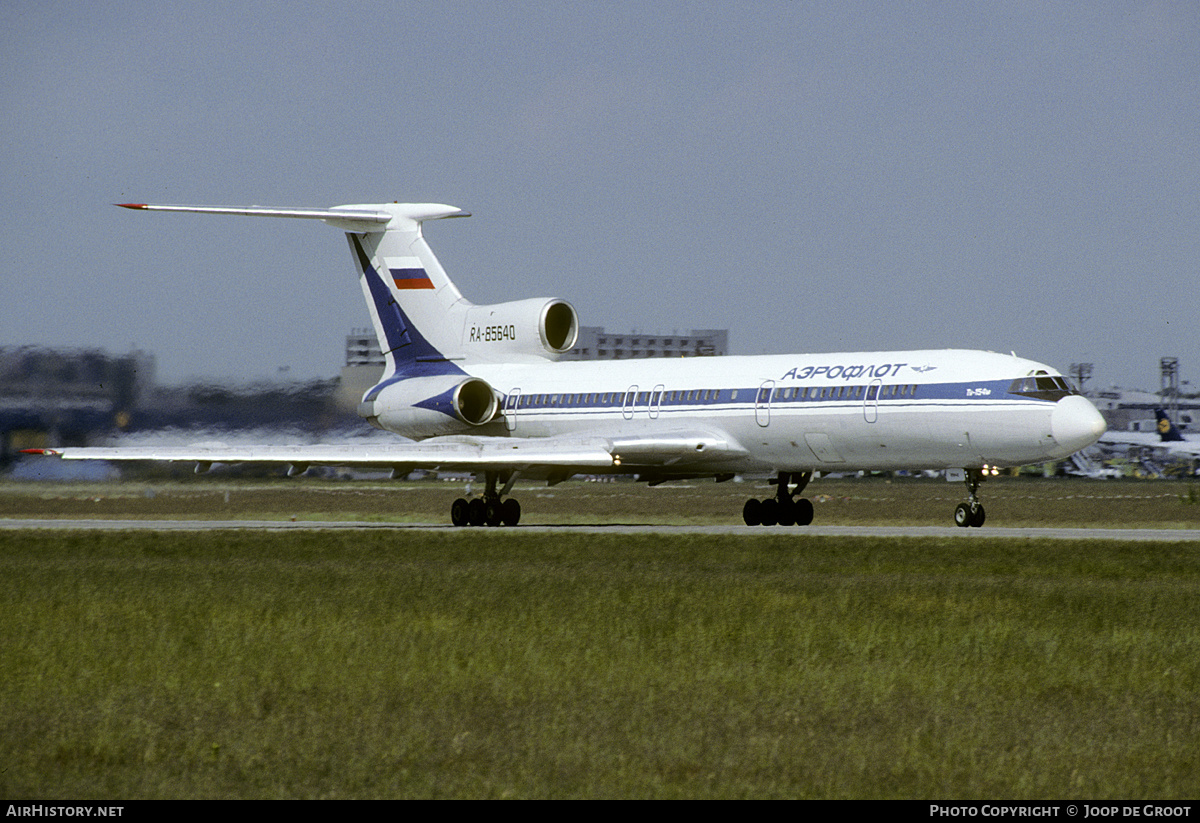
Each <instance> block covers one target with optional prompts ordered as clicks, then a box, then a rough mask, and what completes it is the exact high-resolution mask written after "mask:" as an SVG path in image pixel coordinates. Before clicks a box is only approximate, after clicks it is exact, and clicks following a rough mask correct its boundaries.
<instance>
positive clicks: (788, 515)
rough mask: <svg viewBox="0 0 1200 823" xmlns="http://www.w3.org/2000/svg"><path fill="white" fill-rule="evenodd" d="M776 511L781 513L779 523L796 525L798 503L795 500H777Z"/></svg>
mask: <svg viewBox="0 0 1200 823" xmlns="http://www.w3.org/2000/svg"><path fill="white" fill-rule="evenodd" d="M776 511H777V512H778V513H779V525H781V526H794V525H796V503H795V501H794V500H777V501H776Z"/></svg>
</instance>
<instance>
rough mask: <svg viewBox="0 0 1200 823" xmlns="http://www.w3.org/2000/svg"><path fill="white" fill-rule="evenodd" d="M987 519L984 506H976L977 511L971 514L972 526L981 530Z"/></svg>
mask: <svg viewBox="0 0 1200 823" xmlns="http://www.w3.org/2000/svg"><path fill="white" fill-rule="evenodd" d="M986 519H987V513H986V512H984V510H983V506H976V507H975V511H973V512H972V513H971V525H972V526H973V527H975V528H979V527H980V526H982V525H983V521H984V520H986Z"/></svg>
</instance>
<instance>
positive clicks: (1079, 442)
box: [1050, 394, 1107, 457]
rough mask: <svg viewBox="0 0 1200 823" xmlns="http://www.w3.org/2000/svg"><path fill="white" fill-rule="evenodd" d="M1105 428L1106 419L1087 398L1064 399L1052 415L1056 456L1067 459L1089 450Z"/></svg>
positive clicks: (1077, 396) (1056, 404) (1051, 422)
mask: <svg viewBox="0 0 1200 823" xmlns="http://www.w3.org/2000/svg"><path fill="white" fill-rule="evenodd" d="M1105 428H1107V426H1106V425H1105V423H1104V418H1103V417H1101V416H1100V412H1098V411H1096V407H1095V406H1093V405H1092V404H1091V403H1090V402H1089V401H1088V399H1087V398H1086V397H1081V396H1079V395H1077V394H1074V395H1071V396H1070V397H1064V398H1063V399H1062V400H1059V401H1058V402H1057V403H1055V404H1054V411H1052V412H1051V413H1050V434H1051V436H1052V437H1053V438H1054V442H1055V443H1057V444H1058V448H1057V449H1055V456H1056V457H1066V456H1067V455H1070V454H1074V453H1075V452H1077V451H1079V450H1080V449H1085V448H1087V447H1088V446H1090V445H1092V444H1093V443H1095V442H1096V441H1097V440H1099V439H1100V435H1102V434H1104V430H1105Z"/></svg>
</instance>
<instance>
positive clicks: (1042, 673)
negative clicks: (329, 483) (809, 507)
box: [0, 484, 1200, 799]
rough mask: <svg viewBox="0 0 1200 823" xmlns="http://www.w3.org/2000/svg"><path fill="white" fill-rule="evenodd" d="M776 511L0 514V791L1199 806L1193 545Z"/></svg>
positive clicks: (1196, 563)
mask: <svg viewBox="0 0 1200 823" xmlns="http://www.w3.org/2000/svg"><path fill="white" fill-rule="evenodd" d="M945 485H946V484H943V487H944V486H945ZM997 485H999V484H997ZM563 488H565V487H563ZM815 488H816V484H814V489H815ZM1103 488H1108V487H1107V486H1105V487H1103ZM552 491H553V490H552ZM629 491H631V492H633V493H636V494H640V495H647V494H650V495H653V494H654V492H653V491H649V492H648V491H647V490H644V489H641V490H636V491H635V490H633V489H632V488H630V489H629ZM660 491H667V490H660ZM947 492H950V493H952V494H954V495H957V488H954V489H953V491H952V492H951V490H950V489H947ZM591 493H599V492H598V491H596V490H593V492H591ZM444 494H445V492H444V491H443V492H442V495H444ZM164 496H167V497H169V495H164V494H157V495H156V496H155V497H153V498H146V497H140V498H137V499H139V500H145V501H148V502H150V503H153V502H155V501H161V500H162V498H163V497H164ZM878 496H880V497H882V496H883V495H882V494H880V495H878ZM525 498H526V499H528V500H533V499H534V498H533V497H532V494H526V495H525ZM220 499H221V500H222V501H223V499H224V498H223V493H221V498H220ZM658 499H659V500H662V499H664V498H661V497H660V498H658ZM72 505H75V504H74V503H73V504H72ZM94 505H96V506H101V503H99V502H98V503H95V504H94ZM263 505H264V506H265V505H266V504H263ZM827 505H829V506H831V507H836V505H842V506H845V507H846V508H852V507H853V506H854V505H856V504H854V503H852V502H848V503H841V504H834V503H830V504H827ZM1163 505H1166V502H1165V501H1164V502H1163ZM1174 505H1175V506H1176V507H1177V508H1178V509H1181V510H1186V511H1187V512H1190V511H1191V510H1193V509H1195V508H1197V507H1196V506H1194V505H1186V504H1184V503H1182V502H1181V501H1179V500H1175V501H1174ZM935 508H936V511H937V513H938V516H939V518H940V517H945V516H948V511H943V510H944V509H946V506H945V505H943V504H938V505H937V506H936V507H935ZM342 510H343V511H346V512H350V511H351V510H352V511H353V516H355V517H359V516H362V515H363V514H365V512H362V511H360V510H358V509H352V507H345V508H344V509H342ZM439 510H440V509H439ZM819 510H820V509H819ZM833 510H836V509H835V508H831V509H830V511H833ZM106 513H107V514H108V515H109V516H116V515H118V514H120V512H117V511H112V512H106ZM258 513H262V512H261V511H259V512H258ZM277 514H282V513H278V512H277ZM140 516H151V515H150V513H147V512H144V511H143V512H141V514H140ZM379 516H384V515H383V514H380V515H379ZM1180 518H1181V519H1186V517H1185V515H1180ZM990 520H991V517H989V521H990ZM985 529H986V527H985ZM798 531H799V530H795V529H792V530H778V529H776V530H761V531H760V532H758V533H751V532H749V530H748V533H747V535H745V536H737V537H729V536H724V537H707V536H695V535H685V536H672V535H653V534H651V535H635V536H615V535H604V534H582V535H581V534H568V533H559V534H544V533H541V534H536V535H534V534H530V533H526V534H522V533H521V530H520V529H519V528H518V529H500V530H495V529H493V530H480V529H476V530H457V531H450V530H447V531H445V532H411V531H404V532H375V531H371V532H325V533H322V532H303V533H275V532H272V533H261V532H253V531H229V532H209V533H184V534H179V533H159V532H136V533H135V532H111V533H108V532H105V533H99V532H91V533H83V532H69V531H66V532H46V531H32V530H31V531H7V532H0V593H2V595H0V602H3V604H4V619H3V621H0V671H2V672H3V674H4V676H3V678H2V679H0V760H2V762H3V764H4V765H3V769H2V770H0V796H3V797H7V798H22V797H39V798H76V799H93V798H94V799H114V798H138V797H168V798H170V797H265V798H271V797H696V798H700V797H916V798H1105V797H1107V798H1118V797H1120V798H1180V797H1195V796H1196V795H1197V794H1200V746H1198V745H1197V741H1198V740H1200V696H1198V695H1200V636H1198V634H1197V616H1196V602H1197V601H1196V592H1197V588H1198V584H1200V547H1198V546H1197V545H1196V544H1193V543H1138V544H1136V545H1133V544H1128V545H1127V544H1124V543H1122V542H1120V541H1097V542H1088V541H1080V542H1067V541H1036V540H1001V539H996V540H988V541H975V540H972V541H961V540H919V539H856V538H817V537H804V536H803V535H802V534H798Z"/></svg>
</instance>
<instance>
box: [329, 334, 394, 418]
mask: <svg viewBox="0 0 1200 823" xmlns="http://www.w3.org/2000/svg"><path fill="white" fill-rule="evenodd" d="M385 364H386V361H385V360H384V359H383V351H382V350H381V349H380V348H379V339H378V338H377V337H376V336H375V330H374V329H351V330H350V333H349V334H348V335H346V365H344V366H342V379H341V381H340V382H339V384H338V392H337V403H338V407H339V408H340V409H342V410H343V411H347V412H352V411H354V410H356V409H357V408H358V403H359V401H360V400H362V396H363V395H364V394H366V392H367V389H369V388H371V387H372V386H374V385H375V384H376V383H378V382H379V378H381V377H383V367H384V365H385Z"/></svg>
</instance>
